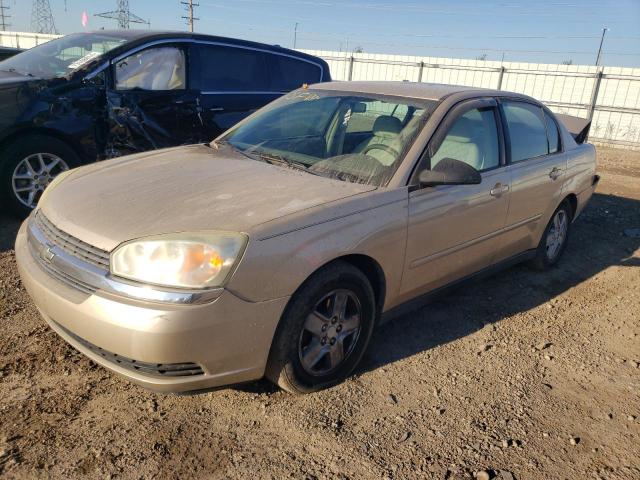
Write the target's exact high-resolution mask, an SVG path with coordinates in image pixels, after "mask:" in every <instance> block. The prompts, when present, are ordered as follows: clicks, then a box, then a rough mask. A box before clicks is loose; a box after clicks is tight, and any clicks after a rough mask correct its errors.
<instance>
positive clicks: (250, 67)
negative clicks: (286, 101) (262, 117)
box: [190, 43, 282, 141]
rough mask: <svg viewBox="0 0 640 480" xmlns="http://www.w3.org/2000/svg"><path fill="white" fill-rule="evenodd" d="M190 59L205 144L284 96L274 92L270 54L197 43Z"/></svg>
mask: <svg viewBox="0 0 640 480" xmlns="http://www.w3.org/2000/svg"><path fill="white" fill-rule="evenodd" d="M191 59H192V62H191V68H190V71H191V76H192V78H193V82H194V87H195V89H196V90H197V91H198V97H199V105H200V110H201V115H202V122H203V130H202V139H201V140H202V141H209V140H213V139H214V138H215V137H217V136H218V135H219V134H220V133H222V132H223V131H225V130H227V129H228V128H231V127H232V126H234V125H235V124H236V123H238V122H239V121H240V120H242V119H243V118H245V117H246V116H248V115H249V114H251V113H253V112H254V111H256V110H257V109H259V108H260V107H262V106H264V105H266V104H267V103H269V102H270V101H272V100H274V99H276V98H278V97H279V96H280V95H281V94H282V92H276V91H273V90H272V88H271V80H270V77H269V67H268V63H267V54H266V53H265V52H264V51H262V50H255V49H250V48H245V47H239V46H227V45H217V44H205V43H194V44H193V46H192V48H191Z"/></svg>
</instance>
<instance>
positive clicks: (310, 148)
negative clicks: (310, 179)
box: [216, 90, 436, 186]
mask: <svg viewBox="0 0 640 480" xmlns="http://www.w3.org/2000/svg"><path fill="white" fill-rule="evenodd" d="M435 105H436V102H433V101H430V100H415V99H408V98H399V97H389V96H382V95H373V94H354V93H353V92H332V91H327V90H296V91H294V92H291V93H289V94H287V95H285V96H284V97H282V98H280V99H279V100H276V101H275V102H273V103H271V104H270V105H268V106H267V107H265V108H263V109H262V110H260V111H259V112H257V113H256V114H255V115H254V116H253V117H251V118H250V119H249V120H248V121H247V122H246V123H244V124H241V125H239V126H237V127H235V128H233V129H232V130H230V131H229V132H228V133H226V134H225V135H224V136H223V137H221V138H220V139H219V140H218V141H217V142H216V144H219V145H224V144H228V145H231V146H232V147H233V148H235V149H236V150H239V151H240V152H242V153H243V154H245V155H246V156H249V157H251V158H254V159H256V160H261V161H265V162H268V163H274V164H277V165H281V166H286V167H291V168H296V169H300V170H305V171H306V172H308V173H312V174H316V175H322V176H327V177H332V178H337V179H340V180H344V181H349V182H354V183H363V184H368V185H376V186H382V185H386V183H387V182H388V181H389V179H390V178H391V176H392V175H393V173H394V172H395V170H396V169H397V167H398V165H399V164H400V163H401V162H402V159H403V158H404V155H405V154H406V152H407V150H408V149H409V147H410V146H411V144H412V143H413V141H414V139H415V137H416V135H417V134H418V132H419V131H420V129H421V128H422V126H423V125H424V122H425V121H426V120H427V118H428V117H429V115H430V114H431V112H432V111H433V109H434V108H435Z"/></svg>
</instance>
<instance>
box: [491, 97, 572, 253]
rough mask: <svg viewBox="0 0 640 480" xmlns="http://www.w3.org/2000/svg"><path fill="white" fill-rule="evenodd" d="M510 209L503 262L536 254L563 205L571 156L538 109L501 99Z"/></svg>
mask: <svg viewBox="0 0 640 480" xmlns="http://www.w3.org/2000/svg"><path fill="white" fill-rule="evenodd" d="M500 108H501V113H502V118H503V121H504V123H505V125H506V128H505V130H506V132H507V140H508V141H507V158H508V163H509V166H508V167H507V169H508V171H509V175H510V179H511V204H510V207H509V214H508V216H507V222H506V229H507V230H508V232H507V233H506V234H505V235H504V237H503V241H504V243H503V244H502V245H501V248H500V252H499V255H500V258H499V259H505V258H509V257H511V256H513V255H516V254H518V253H521V252H523V251H525V250H528V249H532V248H536V246H537V244H538V241H539V239H540V235H541V234H542V230H543V229H544V227H545V226H546V224H547V222H548V221H549V218H551V214H552V213H553V211H554V210H555V208H556V207H557V206H558V204H559V203H560V201H561V199H562V186H563V182H564V178H565V176H566V169H567V156H566V154H564V153H563V151H562V145H561V142H560V138H559V135H558V127H557V125H556V123H555V121H554V120H553V119H552V118H551V117H549V116H548V115H545V113H544V110H543V108H542V107H540V106H539V105H537V104H535V103H529V102H526V101H520V100H510V99H503V100H501V101H500Z"/></svg>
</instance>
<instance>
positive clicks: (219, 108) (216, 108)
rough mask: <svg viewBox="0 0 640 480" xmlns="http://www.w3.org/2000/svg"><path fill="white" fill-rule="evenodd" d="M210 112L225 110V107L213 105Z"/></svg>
mask: <svg viewBox="0 0 640 480" xmlns="http://www.w3.org/2000/svg"><path fill="white" fill-rule="evenodd" d="M209 111H210V112H223V111H224V107H211V108H210V109H209Z"/></svg>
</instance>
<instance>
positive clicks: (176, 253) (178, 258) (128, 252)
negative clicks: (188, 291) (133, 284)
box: [110, 232, 247, 288]
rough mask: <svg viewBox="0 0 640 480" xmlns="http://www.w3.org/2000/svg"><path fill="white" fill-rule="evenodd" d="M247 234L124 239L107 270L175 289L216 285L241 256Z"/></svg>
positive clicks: (206, 234) (201, 234) (177, 235)
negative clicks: (109, 268) (129, 240)
mask: <svg viewBox="0 0 640 480" xmlns="http://www.w3.org/2000/svg"><path fill="white" fill-rule="evenodd" d="M246 244H247V236H246V235H244V234H241V233H233V232H212V233H208V232H203V233H175V234H169V235H159V236H154V237H147V238H142V239H139V240H133V241H131V242H127V243H124V244H122V245H121V246H119V247H118V248H116V249H115V250H114V251H113V253H112V254H111V262H110V264H111V273H112V274H113V275H116V276H119V277H124V278H129V279H132V280H136V281H138V282H144V283H151V284H156V285H163V286H168V287H178V288H207V287H220V286H222V285H224V282H225V280H226V279H227V277H228V276H229V274H230V273H231V271H232V270H233V267H234V266H235V264H236V262H237V260H238V259H239V258H240V257H241V256H242V253H243V251H244V247H245V246H246Z"/></svg>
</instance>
